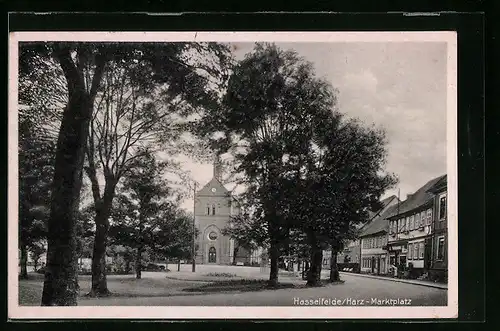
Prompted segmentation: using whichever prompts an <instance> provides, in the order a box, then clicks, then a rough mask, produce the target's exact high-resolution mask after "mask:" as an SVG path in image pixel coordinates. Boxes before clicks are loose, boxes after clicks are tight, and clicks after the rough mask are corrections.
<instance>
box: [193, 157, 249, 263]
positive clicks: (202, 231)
mask: <svg viewBox="0 0 500 331" xmlns="http://www.w3.org/2000/svg"><path fill="white" fill-rule="evenodd" d="M239 212H240V206H239V204H238V201H237V200H236V199H235V198H234V197H233V196H232V195H231V193H230V192H229V191H228V190H227V189H226V188H225V187H224V185H223V184H222V183H221V177H220V166H219V163H218V162H217V160H216V162H215V164H214V173H213V178H212V179H211V180H210V181H209V182H208V183H207V184H206V185H205V186H204V187H203V188H202V189H201V190H199V191H197V192H196V196H195V205H194V213H195V227H196V228H197V230H198V236H197V239H196V244H197V245H196V246H197V250H196V263H197V264H226V265H229V264H241V265H251V264H252V262H254V263H257V262H256V261H253V260H254V259H255V256H254V255H255V254H251V252H249V251H247V250H245V249H244V248H242V247H238V245H237V243H236V242H235V241H234V240H233V239H231V238H230V237H229V236H225V235H223V234H222V230H223V229H224V228H225V227H227V226H228V224H229V220H230V218H231V216H233V215H238V213H239Z"/></svg>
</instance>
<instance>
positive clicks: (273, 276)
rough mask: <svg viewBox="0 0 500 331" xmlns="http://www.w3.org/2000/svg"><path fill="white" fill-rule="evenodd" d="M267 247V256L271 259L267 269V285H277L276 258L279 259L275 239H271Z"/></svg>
mask: <svg viewBox="0 0 500 331" xmlns="http://www.w3.org/2000/svg"><path fill="white" fill-rule="evenodd" d="M270 246H271V247H270V249H269V258H270V260H271V265H270V268H269V269H270V271H269V282H268V283H269V286H278V271H279V268H278V260H279V255H280V254H279V247H278V243H277V241H276V240H272V241H271V245H270Z"/></svg>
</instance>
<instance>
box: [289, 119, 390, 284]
mask: <svg viewBox="0 0 500 331" xmlns="http://www.w3.org/2000/svg"><path fill="white" fill-rule="evenodd" d="M305 146H308V148H307V150H303V153H302V160H304V161H305V162H304V166H305V167H304V172H303V173H302V176H300V177H296V178H295V179H294V180H293V181H291V182H290V186H291V187H292V188H293V189H292V190H290V194H291V195H292V196H293V192H295V196H294V197H293V198H292V199H291V201H292V202H293V205H291V207H292V208H291V210H293V213H294V215H297V216H298V218H297V219H298V220H299V221H298V223H297V225H298V227H299V228H300V229H301V230H302V231H304V233H306V234H307V236H308V240H309V244H310V246H311V268H310V272H309V276H308V285H311V286H315V285H317V284H318V283H319V281H320V274H321V263H322V251H323V249H325V248H326V247H328V246H330V247H332V248H333V253H336V252H338V250H339V249H340V248H341V247H342V245H343V242H344V241H345V240H347V239H351V238H352V232H353V225H356V224H359V223H364V222H367V221H368V220H369V211H370V209H371V207H372V206H373V205H374V204H376V203H377V202H378V201H379V199H380V196H381V195H382V194H383V193H384V192H385V191H386V190H387V189H388V188H390V187H391V186H392V185H394V184H395V183H396V182H397V179H396V177H395V176H394V175H392V174H390V173H387V172H386V171H385V164H386V156H387V149H386V138H385V133H384V131H383V130H381V129H377V128H372V127H366V126H363V124H362V123H360V122H358V121H355V120H348V119H341V118H339V117H335V116H333V115H331V116H330V118H322V119H321V122H316V125H315V126H314V130H313V135H312V136H311V140H310V143H309V144H308V145H305ZM307 192H314V194H307ZM299 199H300V200H299ZM294 201H295V202H294ZM297 201H301V202H302V203H301V204H300V205H299V204H297ZM294 206H298V208H294ZM334 276H335V275H334Z"/></svg>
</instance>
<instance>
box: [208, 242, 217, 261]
mask: <svg viewBox="0 0 500 331" xmlns="http://www.w3.org/2000/svg"><path fill="white" fill-rule="evenodd" d="M208 263H217V251H216V250H215V247H213V246H212V247H210V249H209V250H208Z"/></svg>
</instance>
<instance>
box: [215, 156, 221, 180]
mask: <svg viewBox="0 0 500 331" xmlns="http://www.w3.org/2000/svg"><path fill="white" fill-rule="evenodd" d="M221 167H222V166H221V160H220V156H219V154H218V153H216V154H215V157H214V178H215V179H217V180H218V181H219V182H220V181H221V180H222V174H221V172H222V169H221Z"/></svg>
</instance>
